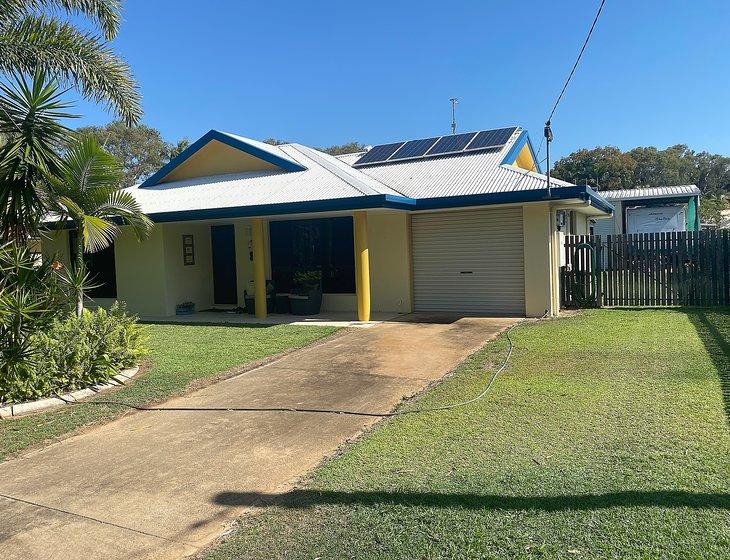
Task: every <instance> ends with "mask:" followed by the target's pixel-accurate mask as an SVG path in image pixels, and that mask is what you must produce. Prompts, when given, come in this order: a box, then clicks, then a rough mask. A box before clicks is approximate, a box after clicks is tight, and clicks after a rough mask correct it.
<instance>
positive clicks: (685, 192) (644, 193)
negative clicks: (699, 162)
mask: <svg viewBox="0 0 730 560" xmlns="http://www.w3.org/2000/svg"><path fill="white" fill-rule="evenodd" d="M599 194H600V195H601V196H602V197H603V198H605V199H606V200H636V199H640V198H673V197H688V196H699V195H700V194H701V191H700V189H699V188H697V185H678V186H675V187H636V188H635V189H618V190H613V191H600V192H599Z"/></svg>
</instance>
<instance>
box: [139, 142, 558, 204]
mask: <svg viewBox="0 0 730 560" xmlns="http://www.w3.org/2000/svg"><path fill="white" fill-rule="evenodd" d="M231 136H234V135H231ZM518 136H519V135H517V134H515V135H514V136H513V138H512V139H510V141H509V142H508V143H507V144H506V145H505V146H504V147H503V148H501V149H495V150H491V151H482V152H474V153H463V154H458V155H452V156H444V157H439V158H433V159H420V160H411V161H403V162H393V163H389V164H385V165H376V166H372V167H364V168H360V169H355V168H353V167H351V165H350V162H354V161H357V159H358V158H359V156H360V155H362V153H357V154H345V155H343V156H339V157H334V156H331V155H328V154H325V153H323V152H320V151H318V150H314V149H313V148H309V147H306V146H302V145H299V144H282V145H279V146H269V145H268V144H263V143H260V142H256V141H253V142H256V143H255V145H256V147H259V148H261V149H266V150H267V151H269V152H270V153H271V152H273V153H277V154H279V155H280V156H281V157H286V158H287V159H289V160H291V161H293V162H296V163H298V164H299V165H301V166H304V167H306V169H305V170H303V171H290V172H285V171H257V172H246V173H234V174H228V175H218V176H212V177H199V178H193V179H185V180H180V181H172V182H169V183H162V184H157V185H153V186H149V187H143V188H140V187H132V188H131V189H130V191H131V192H132V193H133V194H134V196H135V197H136V198H137V200H138V201H139V202H140V204H141V206H142V210H143V211H144V212H146V213H148V214H156V213H164V212H180V211H190V210H208V209H220V208H232V207H245V206H257V205H269V204H279V203H293V202H312V201H323V200H334V199H339V198H356V197H362V196H371V195H374V194H377V195H400V196H405V197H409V198H414V199H428V198H437V197H449V196H466V195H475V194H496V193H504V192H510V191H523V190H524V191H528V190H536V189H544V188H546V186H547V182H546V177H545V176H544V175H542V174H540V173H533V172H527V171H525V170H524V169H521V168H518V167H515V166H512V165H503V164H502V161H503V159H504V157H505V154H506V153H507V152H508V151H509V149H510V148H511V147H512V145H513V144H514V142H515V141H516V139H517V137H518ZM235 138H236V139H238V140H240V141H242V142H252V141H251V140H249V139H247V138H243V137H235ZM569 185H570V183H566V182H565V181H560V180H555V179H554V180H552V186H553V187H555V188H560V187H561V186H569Z"/></svg>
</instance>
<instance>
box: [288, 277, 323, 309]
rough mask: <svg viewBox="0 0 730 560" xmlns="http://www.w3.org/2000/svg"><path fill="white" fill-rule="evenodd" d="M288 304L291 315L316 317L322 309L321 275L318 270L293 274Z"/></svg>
mask: <svg viewBox="0 0 730 560" xmlns="http://www.w3.org/2000/svg"><path fill="white" fill-rule="evenodd" d="M293 280H294V287H293V288H292V291H291V296H290V302H291V312H292V315H316V314H317V313H319V311H320V309H321V307H322V273H321V272H320V271H319V270H307V271H298V272H295V273H294V278H293Z"/></svg>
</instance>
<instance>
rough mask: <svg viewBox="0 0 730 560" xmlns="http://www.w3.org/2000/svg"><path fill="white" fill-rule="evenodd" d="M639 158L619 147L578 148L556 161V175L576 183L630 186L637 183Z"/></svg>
mask: <svg viewBox="0 0 730 560" xmlns="http://www.w3.org/2000/svg"><path fill="white" fill-rule="evenodd" d="M635 170H636V161H634V159H633V158H631V157H630V156H628V155H627V154H624V153H623V152H621V150H619V149H618V148H613V147H610V146H607V147H605V148H594V149H592V150H586V149H582V150H578V151H576V152H573V153H572V154H570V155H567V156H565V157H564V158H561V159H559V160H558V161H557V162H555V166H554V167H553V174H554V175H555V177H557V178H558V179H563V180H564V181H569V182H571V183H574V184H576V185H590V186H591V187H594V188H597V189H601V190H609V189H630V188H632V187H634V186H635V185H636V184H635V183H634V172H635Z"/></svg>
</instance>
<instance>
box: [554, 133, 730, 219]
mask: <svg viewBox="0 0 730 560" xmlns="http://www.w3.org/2000/svg"><path fill="white" fill-rule="evenodd" d="M553 174H554V175H555V177H557V178H559V179H563V180H564V181H569V182H571V183H574V184H576V185H584V184H587V185H590V186H591V187H593V188H596V189H598V190H611V189H631V188H634V187H667V186H674V185H697V186H698V187H699V188H700V190H701V191H702V202H701V204H700V210H701V213H702V219H703V220H705V221H709V222H713V223H716V224H717V223H719V221H720V212H721V211H722V210H723V209H724V208H725V207H726V205H727V202H726V199H727V197H728V195H730V158H728V157H725V156H721V155H718V154H710V153H709V152H695V151H694V150H691V149H690V148H688V147H687V146H686V145H684V144H678V145H676V146H670V147H669V148H666V149H665V150H658V149H657V148H654V147H651V146H650V147H638V148H634V149H633V150H629V151H627V152H622V151H621V150H620V149H618V148H616V147H613V146H606V147H598V148H594V149H592V150H587V149H581V150H577V151H575V152H573V153H572V154H569V155H567V156H565V157H564V158H561V159H559V160H558V161H557V162H556V163H555V166H554V168H553Z"/></svg>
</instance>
